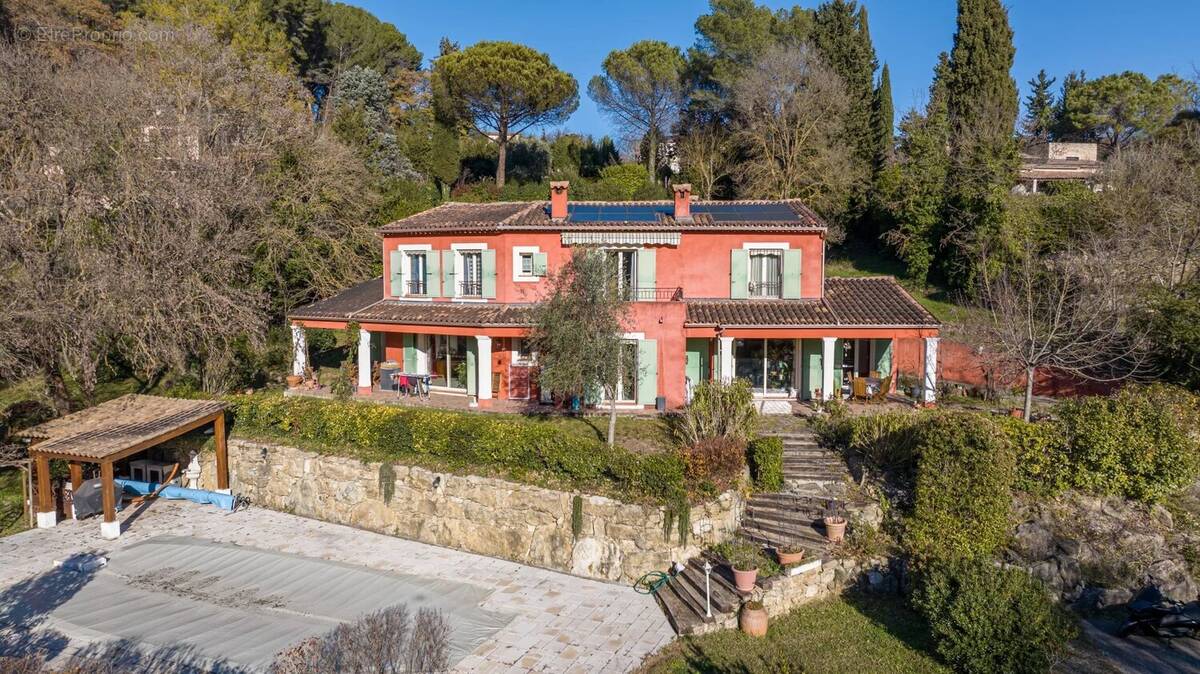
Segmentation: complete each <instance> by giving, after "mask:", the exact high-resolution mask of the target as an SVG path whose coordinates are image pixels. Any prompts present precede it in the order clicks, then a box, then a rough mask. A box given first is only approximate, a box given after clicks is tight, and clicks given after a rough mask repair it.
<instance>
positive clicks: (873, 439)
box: [841, 412, 929, 473]
mask: <svg viewBox="0 0 1200 674" xmlns="http://www.w3.org/2000/svg"><path fill="white" fill-rule="evenodd" d="M928 417H929V415H928V414H924V413H913V412H884V413H881V414H864V415H862V416H858V417H851V418H848V419H845V420H843V421H842V422H841V423H842V424H845V425H846V426H847V431H844V432H843V433H844V434H845V442H846V444H847V446H848V447H849V448H850V449H851V450H853V451H855V452H858V453H859V454H860V455H862V457H863V458H864V459H865V460H866V461H867V463H868V465H870V466H871V467H872V468H873V469H875V470H876V471H879V472H883V473H886V472H891V471H901V470H907V469H909V468H912V466H913V465H914V464H915V463H916V460H917V441H918V438H919V435H920V434H919V433H918V430H919V428H920V426H921V424H922V422H923V421H925V420H926V419H927V418H928Z"/></svg>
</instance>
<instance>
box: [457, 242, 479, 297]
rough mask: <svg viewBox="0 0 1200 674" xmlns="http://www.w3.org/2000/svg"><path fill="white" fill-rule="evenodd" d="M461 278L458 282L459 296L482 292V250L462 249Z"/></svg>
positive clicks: (477, 295)
mask: <svg viewBox="0 0 1200 674" xmlns="http://www.w3.org/2000/svg"><path fill="white" fill-rule="evenodd" d="M462 267H463V278H462V280H461V281H459V282H458V295H459V297H479V296H480V295H482V294H483V252H482V251H478V250H468V251H463V254H462Z"/></svg>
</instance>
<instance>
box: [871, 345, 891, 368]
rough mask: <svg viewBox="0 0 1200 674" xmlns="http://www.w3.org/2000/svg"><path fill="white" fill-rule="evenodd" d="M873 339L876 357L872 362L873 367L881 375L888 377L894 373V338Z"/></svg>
mask: <svg viewBox="0 0 1200 674" xmlns="http://www.w3.org/2000/svg"><path fill="white" fill-rule="evenodd" d="M871 341H872V342H874V344H875V358H874V360H873V361H872V362H871V369H872V370H876V371H878V372H879V376H880V377H886V376H888V375H890V374H891V373H892V340H890V339H875V340H871Z"/></svg>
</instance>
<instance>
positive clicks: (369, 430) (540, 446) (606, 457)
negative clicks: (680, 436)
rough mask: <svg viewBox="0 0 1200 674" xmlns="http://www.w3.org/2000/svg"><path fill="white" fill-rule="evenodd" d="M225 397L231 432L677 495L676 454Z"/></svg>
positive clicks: (469, 424)
mask: <svg viewBox="0 0 1200 674" xmlns="http://www.w3.org/2000/svg"><path fill="white" fill-rule="evenodd" d="M226 401H227V402H228V403H229V404H230V410H231V412H232V413H233V417H234V427H233V430H234V432H236V433H237V434H239V435H243V436H248V437H256V438H263V439H269V440H280V441H289V442H294V443H296V444H298V445H300V446H302V447H303V448H305V449H310V450H313V451H317V452H321V453H325V454H335V455H342V456H352V457H356V458H359V459H362V460H363V461H401V462H416V463H421V462H432V463H436V464H438V465H443V466H446V467H448V468H450V469H451V470H461V471H466V470H469V469H477V470H478V469H480V468H483V469H489V470H492V471H497V472H500V473H502V474H504V475H505V476H506V477H509V478H512V479H515V480H519V481H527V482H531V481H537V480H539V479H542V480H544V479H550V480H553V481H555V482H558V483H561V484H562V485H563V486H566V487H569V488H571V489H578V490H584V489H594V490H600V491H604V492H608V493H615V494H618V495H622V496H627V497H634V498H646V499H651V500H654V501H658V502H672V503H675V502H678V501H679V500H680V499H681V498H682V497H683V495H684V471H683V463H682V461H681V460H680V459H679V457H678V456H676V455H675V454H672V453H660V454H636V453H633V452H630V451H628V450H626V449H623V448H621V447H609V446H607V445H606V444H604V443H602V442H600V441H599V440H594V439H590V438H585V437H581V436H578V435H574V434H571V433H567V432H564V431H563V430H562V429H559V428H555V427H554V426H553V425H551V424H540V423H537V422H536V421H530V420H526V419H521V418H519V417H504V416H499V415H491V414H473V413H463V412H451V411H446V410H433V409H411V408H403V407H396V406H391V405H379V404H373V403H364V402H343V401H336V400H322V399H318V398H299V397H285V396H282V395H279V394H273V393H256V394H250V395H234V396H229V397H227V398H226Z"/></svg>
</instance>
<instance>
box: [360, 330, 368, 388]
mask: <svg viewBox="0 0 1200 674" xmlns="http://www.w3.org/2000/svg"><path fill="white" fill-rule="evenodd" d="M358 392H359V393H370V392H371V333H369V332H367V331H366V330H363V329H362V328H359V330H358Z"/></svg>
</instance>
